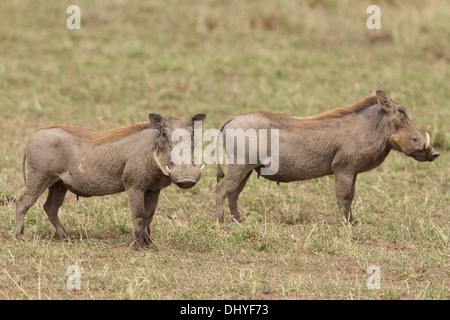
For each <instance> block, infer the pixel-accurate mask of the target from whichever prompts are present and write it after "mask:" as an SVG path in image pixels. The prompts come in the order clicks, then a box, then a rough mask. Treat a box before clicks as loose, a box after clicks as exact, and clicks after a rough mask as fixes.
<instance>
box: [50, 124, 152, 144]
mask: <svg viewBox="0 0 450 320" xmlns="http://www.w3.org/2000/svg"><path fill="white" fill-rule="evenodd" d="M52 128H60V129H63V130H64V131H66V132H68V133H70V134H73V135H76V136H80V137H83V138H86V139H87V140H88V141H89V142H90V143H92V144H102V143H106V142H110V141H116V140H119V139H121V138H123V137H125V136H128V135H130V134H133V133H136V132H139V131H141V130H144V129H147V128H150V123H149V122H142V123H136V124H133V125H131V126H125V127H120V128H114V129H109V130H105V131H98V130H93V129H87V128H80V127H75V126H65V125H62V126H51V127H47V128H44V129H52Z"/></svg>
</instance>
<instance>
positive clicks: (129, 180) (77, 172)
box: [15, 114, 205, 247]
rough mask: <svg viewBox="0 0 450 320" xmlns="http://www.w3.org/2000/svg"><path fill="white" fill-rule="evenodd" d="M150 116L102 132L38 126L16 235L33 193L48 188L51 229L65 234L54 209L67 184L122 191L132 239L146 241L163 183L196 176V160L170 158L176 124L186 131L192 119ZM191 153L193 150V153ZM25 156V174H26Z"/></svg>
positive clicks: (90, 190) (81, 190)
mask: <svg viewBox="0 0 450 320" xmlns="http://www.w3.org/2000/svg"><path fill="white" fill-rule="evenodd" d="M149 118H150V122H146V123H139V124H134V125H131V126H127V127H122V128H116V129H112V130H108V131H104V132H100V131H96V130H91V129H84V128H78V127H72V126H53V127H48V128H44V129H41V130H38V131H37V132H36V133H34V134H33V135H32V136H31V137H30V139H29V140H28V142H27V145H26V148H25V154H24V158H23V174H24V180H25V190H24V192H23V193H22V194H21V195H20V197H18V199H17V200H16V228H15V236H16V237H18V236H20V235H21V234H23V228H24V219H25V214H26V212H27V211H28V209H29V208H30V207H31V206H32V205H33V204H34V203H35V202H36V200H37V199H38V197H39V196H40V195H41V194H42V193H43V192H44V191H45V189H47V188H48V189H49V193H48V197H47V201H46V202H45V204H44V210H45V212H46V213H47V215H48V217H49V219H50V221H51V223H52V224H53V226H54V227H55V229H56V232H57V233H58V235H59V236H60V237H61V238H66V237H67V233H66V231H65V230H64V227H63V225H62V224H61V221H60V220H59V218H58V209H59V207H60V206H61V205H62V203H63V201H64V197H65V195H66V192H67V190H70V191H72V192H73V193H75V194H76V195H77V196H82V197H90V196H103V195H107V194H113V193H118V192H123V191H126V192H127V193H128V197H129V206H130V210H131V215H132V219H133V225H134V240H135V245H136V246H138V247H143V246H144V245H146V244H149V243H151V239H150V222H151V221H152V218H153V214H154V213H155V208H156V205H157V203H158V197H159V193H160V191H161V189H162V188H165V187H167V186H169V185H170V184H171V183H174V184H176V185H177V186H178V187H180V188H183V189H187V188H191V187H193V186H194V185H195V184H196V183H197V181H198V180H199V179H200V176H201V171H202V169H203V167H202V168H200V167H199V165H194V162H193V161H192V162H191V163H189V164H186V163H181V164H178V165H176V164H174V163H173V162H172V159H171V151H172V150H173V148H174V146H175V145H176V144H177V141H172V140H174V139H172V132H173V131H174V130H175V129H184V130H187V131H188V132H190V133H191V135H190V137H191V139H192V141H191V142H192V146H193V145H194V143H193V139H194V135H193V127H194V121H200V122H203V120H204V119H205V115H204V114H197V115H194V116H191V117H190V118H189V119H188V120H187V121H186V120H180V119H176V118H172V117H169V118H162V117H161V116H160V115H157V114H150V115H149ZM192 155H193V153H192ZM25 160H26V161H27V165H28V179H26V177H25Z"/></svg>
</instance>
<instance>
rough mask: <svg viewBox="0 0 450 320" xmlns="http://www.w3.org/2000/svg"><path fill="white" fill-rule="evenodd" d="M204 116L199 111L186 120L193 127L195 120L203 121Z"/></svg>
mask: <svg viewBox="0 0 450 320" xmlns="http://www.w3.org/2000/svg"><path fill="white" fill-rule="evenodd" d="M205 118H206V114H203V113H199V114H196V115H193V116H190V117H189V119H188V122H189V125H190V126H192V127H193V126H194V122H195V121H201V122H203V120H205Z"/></svg>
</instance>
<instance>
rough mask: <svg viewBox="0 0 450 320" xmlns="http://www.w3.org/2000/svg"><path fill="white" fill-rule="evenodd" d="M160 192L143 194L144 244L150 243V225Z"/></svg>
mask: <svg viewBox="0 0 450 320" xmlns="http://www.w3.org/2000/svg"><path fill="white" fill-rule="evenodd" d="M160 192H161V190H149V191H147V192H146V193H145V198H144V199H145V217H144V228H145V233H144V242H145V244H150V243H152V239H151V238H150V223H151V222H152V220H153V215H154V214H155V209H156V205H157V204H158V198H159V193H160Z"/></svg>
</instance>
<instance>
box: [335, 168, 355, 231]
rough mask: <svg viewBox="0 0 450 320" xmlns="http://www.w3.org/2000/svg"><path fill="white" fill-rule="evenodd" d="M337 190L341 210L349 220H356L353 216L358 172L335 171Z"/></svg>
mask: <svg viewBox="0 0 450 320" xmlns="http://www.w3.org/2000/svg"><path fill="white" fill-rule="evenodd" d="M335 178H336V181H335V191H336V199H337V203H338V206H339V211H340V212H341V213H342V214H344V216H345V220H346V221H347V222H351V223H353V222H356V219H354V218H353V216H352V208H351V206H352V201H353V196H354V194H355V183H356V174H353V173H346V172H344V173H335Z"/></svg>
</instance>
